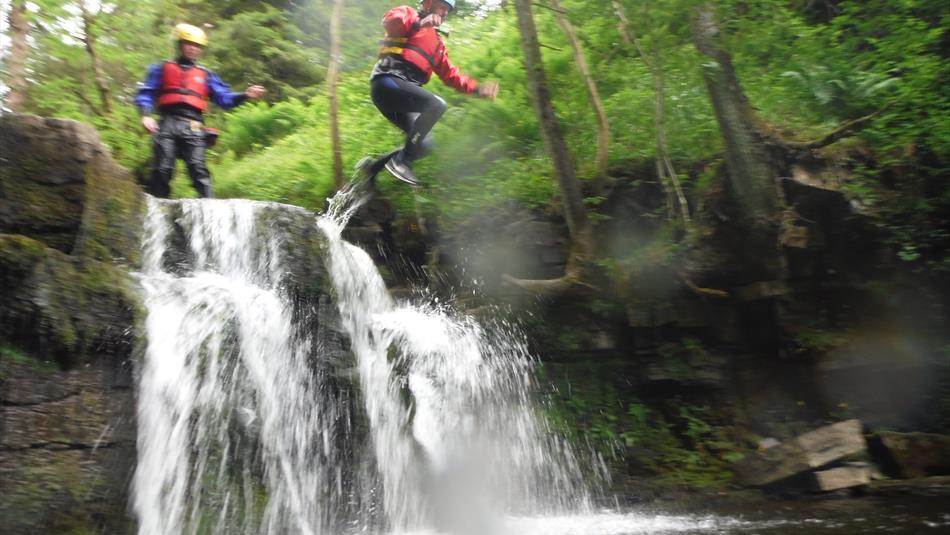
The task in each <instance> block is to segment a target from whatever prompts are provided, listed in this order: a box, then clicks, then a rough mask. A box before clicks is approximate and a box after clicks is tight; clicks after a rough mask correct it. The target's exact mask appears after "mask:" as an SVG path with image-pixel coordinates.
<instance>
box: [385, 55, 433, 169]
mask: <svg viewBox="0 0 950 535" xmlns="http://www.w3.org/2000/svg"><path fill="white" fill-rule="evenodd" d="M370 94H371V95H372V97H373V104H375V105H376V107H377V108H378V109H379V111H380V112H381V113H382V114H383V116H385V117H386V118H387V119H389V121H390V122H391V123H393V124H394V125H396V126H398V127H399V128H400V129H401V130H402V131H403V132H405V133H406V144H405V145H404V146H403V147H401V148H399V149H396V150H394V151H392V152H390V153H389V154H386V155H384V156H382V157H381V158H379V159H377V160H376V161H374V162H373V163H372V164H371V166H370V168H369V174H370V175H371V176H375V175H376V174H377V173H379V172H380V171H381V170H382V169H383V166H385V165H386V162H388V161H389V159H390V158H392V157H393V156H396V155H397V154H399V155H400V158H402V159H403V160H404V161H406V162H411V161H413V160H418V159H419V158H422V157H423V156H426V155H427V154H429V153H430V152H431V151H432V136H431V135H429V131H430V130H432V127H433V126H435V123H436V122H437V121H438V120H439V118H441V117H442V114H443V113H445V109H446V104H445V101H444V100H442V97H440V96H438V95H435V94H433V93H430V92H428V91H426V90H425V89H423V88H422V86H420V85H419V84H415V83H413V82H409V81H407V80H403V79H402V78H399V77H398V76H392V75H386V74H384V75H379V76H376V77H375V78H373V80H372V82H370ZM400 153H401V154H400Z"/></svg>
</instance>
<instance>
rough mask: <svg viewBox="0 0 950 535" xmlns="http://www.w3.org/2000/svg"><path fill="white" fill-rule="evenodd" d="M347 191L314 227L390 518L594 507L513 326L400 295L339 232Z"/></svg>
mask: <svg viewBox="0 0 950 535" xmlns="http://www.w3.org/2000/svg"><path fill="white" fill-rule="evenodd" d="M347 195H352V193H346V192H344V193H343V194H341V195H338V197H337V198H335V199H334V201H336V203H337V204H335V203H331V205H330V209H329V210H328V211H327V215H325V216H324V217H321V218H320V219H319V222H318V226H319V227H320V229H321V230H323V232H324V234H325V235H326V237H327V239H328V242H329V264H330V275H331V280H332V281H333V285H334V288H335V289H336V292H337V295H338V298H339V303H338V304H339V308H340V313H341V316H342V319H343V326H344V328H345V330H346V332H347V334H348V335H349V337H350V340H351V342H352V350H353V352H354V353H355V354H356V358H357V361H358V364H359V375H360V384H361V385H362V395H363V401H364V405H365V407H366V412H367V415H368V418H369V421H370V428H371V437H370V438H371V440H372V441H373V444H374V449H375V456H376V463H377V466H378V469H379V473H380V477H381V480H382V486H383V489H382V490H383V506H384V510H385V512H386V514H387V517H388V520H389V523H390V525H391V526H392V527H393V528H395V529H399V530H406V529H418V528H421V527H426V526H429V525H435V526H437V527H439V528H441V529H445V530H449V531H450V532H453V533H454V532H463V533H472V534H488V533H494V532H498V531H499V530H501V529H503V528H502V522H503V515H510V514H548V515H550V514H557V513H566V512H568V511H575V512H576V511H580V510H588V509H589V503H588V501H589V500H588V498H589V497H588V495H587V491H586V490H585V489H584V486H583V485H582V484H581V480H582V478H581V475H580V469H579V467H578V464H577V462H576V459H575V457H574V455H573V453H572V452H571V449H570V447H569V445H568V444H566V443H564V442H563V441H561V440H558V438H557V436H556V435H555V434H554V433H552V432H551V431H550V429H548V427H547V424H546V422H545V421H544V420H543V418H541V415H540V414H539V412H538V405H537V403H536V402H535V400H534V392H535V390H536V385H535V382H534V367H535V364H536V362H535V361H534V359H533V358H532V357H531V356H530V354H529V353H528V351H527V348H526V344H525V341H524V340H523V338H522V337H521V336H520V335H519V333H518V332H517V330H515V329H513V328H512V327H510V326H506V325H504V324H503V323H501V322H494V323H493V324H492V325H488V326H483V325H480V324H479V323H478V322H476V321H475V320H474V319H473V318H471V317H466V316H459V315H456V314H452V313H451V312H450V311H449V310H447V309H445V308H439V307H433V306H418V305H414V304H412V303H395V302H394V301H393V299H392V298H391V297H390V296H389V294H388V292H387V290H386V286H385V284H384V282H383V279H382V277H381V276H380V274H379V272H378V270H377V269H376V267H375V266H374V264H373V262H372V260H371V259H370V257H369V255H368V254H366V252H365V251H363V250H362V249H360V248H359V247H356V246H354V245H352V244H349V243H347V242H345V241H343V240H342V239H341V238H340V234H341V231H342V229H343V228H344V227H345V225H346V223H347V220H348V218H349V217H350V215H352V212H353V210H352V208H351V207H352V206H353V204H355V203H354V201H353V200H351V199H348V198H347Z"/></svg>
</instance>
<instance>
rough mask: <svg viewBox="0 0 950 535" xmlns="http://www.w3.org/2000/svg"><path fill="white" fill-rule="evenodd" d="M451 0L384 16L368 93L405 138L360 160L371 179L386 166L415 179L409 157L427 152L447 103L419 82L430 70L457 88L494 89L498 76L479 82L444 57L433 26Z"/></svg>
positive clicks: (491, 92)
mask: <svg viewBox="0 0 950 535" xmlns="http://www.w3.org/2000/svg"><path fill="white" fill-rule="evenodd" d="M455 1H456V0H423V1H422V10H421V11H417V10H415V9H413V8H411V7H409V6H399V7H395V8H393V9H391V10H389V11H388V12H387V13H386V15H385V16H383V27H384V28H385V31H386V37H385V39H384V40H383V42H382V48H381V49H380V51H379V61H378V62H377V63H376V66H375V67H374V68H373V73H372V75H371V76H370V94H371V95H372V98H373V104H375V105H376V107H377V108H378V109H379V111H380V112H381V113H382V114H383V116H385V117H386V119H389V121H390V122H392V123H393V124H394V125H396V126H397V127H399V128H400V129H401V130H402V131H403V132H405V133H406V143H405V145H403V146H402V147H400V148H398V149H396V150H394V151H392V152H390V153H388V154H385V155H383V156H381V157H379V158H376V159H373V158H370V157H366V158H363V159H362V160H360V162H359V163H358V164H357V170H358V171H360V172H362V173H363V174H364V175H366V177H367V178H369V180H370V183H374V182H375V179H376V175H377V174H378V173H379V172H380V171H381V170H382V169H383V168H385V169H386V170H387V171H389V172H390V173H391V174H392V175H393V176H394V177H396V178H397V179H399V180H402V181H403V182H406V183H408V184H411V185H413V186H416V185H418V184H419V180H418V179H417V178H416V176H415V174H414V173H413V172H412V162H414V161H415V160H418V159H419V158H422V157H423V156H426V155H427V154H429V152H431V150H432V139H431V136H430V135H429V131H430V130H432V127H433V126H435V123H436V122H437V121H438V120H439V118H440V117H442V114H443V113H445V109H446V103H445V101H444V100H443V99H442V98H441V97H439V96H438V95H434V94H432V93H430V92H429V91H426V90H425V89H423V88H422V86H423V85H425V84H426V83H427V82H428V81H429V79H430V78H431V77H432V73H433V72H434V73H435V74H436V75H438V77H439V78H440V79H441V80H442V82H443V83H444V84H445V85H447V86H449V87H452V88H454V89H455V90H457V91H459V92H460V93H469V94H477V95H478V96H480V97H482V98H488V99H491V100H494V99H495V97H496V96H497V95H498V83H497V82H485V83H481V84H480V83H478V82H477V81H476V80H475V79H473V78H470V77H468V76H466V75H464V74H462V72H461V71H459V69H458V67H456V66H454V65H452V62H451V61H449V55H448V52H446V50H445V43H443V42H442V37H441V36H440V35H439V33H440V32H439V31H438V27H439V26H441V25H442V21H443V20H444V19H445V18H446V17H447V16H448V15H449V13H451V12H452V10H453V9H455Z"/></svg>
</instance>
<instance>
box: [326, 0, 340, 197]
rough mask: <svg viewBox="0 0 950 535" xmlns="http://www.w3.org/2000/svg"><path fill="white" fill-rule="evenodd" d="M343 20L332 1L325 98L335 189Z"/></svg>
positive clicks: (338, 138) (336, 2)
mask: <svg viewBox="0 0 950 535" xmlns="http://www.w3.org/2000/svg"><path fill="white" fill-rule="evenodd" d="M342 18H343V0H333V12H332V14H331V15H330V63H329V66H328V67H327V97H328V99H329V101H330V146H331V147H332V151H333V181H334V183H335V184H336V187H337V189H339V188H341V187H342V186H343V181H344V177H343V147H342V143H341V142H340V121H339V114H338V111H337V110H338V105H339V104H338V101H337V80H338V78H339V76H338V74H339V72H340V22H341V19H342Z"/></svg>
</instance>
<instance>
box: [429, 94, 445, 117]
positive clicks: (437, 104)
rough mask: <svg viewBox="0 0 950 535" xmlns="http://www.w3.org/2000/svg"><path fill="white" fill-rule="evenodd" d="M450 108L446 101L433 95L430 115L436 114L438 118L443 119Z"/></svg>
mask: <svg viewBox="0 0 950 535" xmlns="http://www.w3.org/2000/svg"><path fill="white" fill-rule="evenodd" d="M448 108H449V105H448V104H446V103H445V99H443V98H442V97H440V96H439V95H432V102H431V103H430V104H429V113H432V114H434V115H435V116H436V117H442V114H443V113H445V110H447V109H448Z"/></svg>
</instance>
